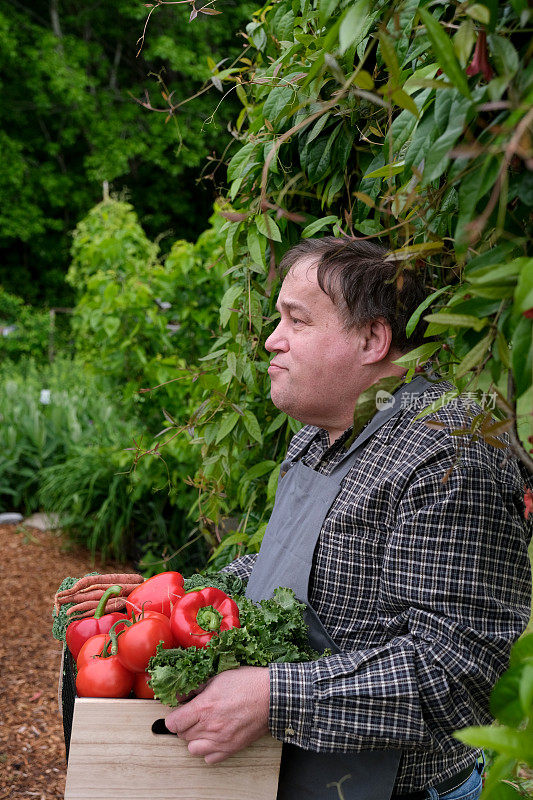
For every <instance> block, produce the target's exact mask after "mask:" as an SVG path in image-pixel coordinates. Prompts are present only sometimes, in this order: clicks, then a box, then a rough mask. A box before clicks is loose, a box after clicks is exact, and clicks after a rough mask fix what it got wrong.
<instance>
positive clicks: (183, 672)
mask: <svg viewBox="0 0 533 800" xmlns="http://www.w3.org/2000/svg"><path fill="white" fill-rule="evenodd" d="M234 599H235V602H236V603H237V605H238V606H239V618H240V622H241V627H240V628H231V629H230V630H228V631H222V632H221V633H220V634H218V635H217V636H213V638H212V639H211V640H210V642H209V644H208V645H207V647H205V648H196V647H187V648H183V647H178V648H175V649H173V650H162V649H161V647H158V649H157V653H156V655H155V656H153V657H152V658H151V659H150V663H149V665H148V672H149V673H150V676H151V678H150V686H151V687H152V689H153V690H154V694H155V696H156V697H157V698H158V699H159V700H161V702H162V703H165V704H166V705H168V706H176V705H178V704H179V702H183V701H184V699H185V698H186V697H187V695H189V694H190V693H191V692H193V691H196V690H197V689H198V688H199V687H201V686H202V684H204V683H206V681H207V680H208V679H209V678H211V677H213V675H217V674H218V673H220V672H224V670H227V669H235V668H236V667H239V666H244V665H248V666H257V667H266V666H268V665H269V664H271V663H273V662H294V661H311V660H314V659H316V658H318V657H319V656H320V654H319V653H317V652H316V651H315V650H313V649H312V648H311V647H310V646H309V640H308V631H307V626H306V624H305V621H304V616H303V612H304V610H305V605H304V603H300V602H299V600H297V599H296V596H295V594H294V592H293V591H292V590H291V589H285V588H278V589H276V591H275V592H274V596H273V597H272V598H270V599H269V600H261V602H260V603H257V604H254V603H252V601H251V600H249V599H248V598H246V597H235V598H234Z"/></svg>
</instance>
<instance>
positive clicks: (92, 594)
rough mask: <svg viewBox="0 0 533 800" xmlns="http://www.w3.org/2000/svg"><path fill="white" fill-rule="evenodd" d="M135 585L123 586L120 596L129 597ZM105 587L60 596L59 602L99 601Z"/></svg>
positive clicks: (62, 603)
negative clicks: (68, 595)
mask: <svg viewBox="0 0 533 800" xmlns="http://www.w3.org/2000/svg"><path fill="white" fill-rule="evenodd" d="M134 588H135V587H134V586H124V587H122V589H121V591H120V594H119V595H118V596H119V597H127V596H128V595H129V594H130V593H131V592H132V591H133V589H134ZM104 592H105V589H104V588H103V587H99V588H98V589H93V590H91V591H88V590H85V589H84V590H83V591H81V592H76V594H73V595H71V596H70V597H60V598H59V600H58V604H59V605H60V606H62V605H65V604H66V603H83V602H84V601H86V600H96V601H97V602H98V601H99V600H100V599H101V597H102V595H103V594H104Z"/></svg>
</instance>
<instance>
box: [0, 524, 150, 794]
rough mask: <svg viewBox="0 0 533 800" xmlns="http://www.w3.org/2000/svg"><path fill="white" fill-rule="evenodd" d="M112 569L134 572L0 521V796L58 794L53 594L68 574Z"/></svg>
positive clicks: (56, 537)
mask: <svg viewBox="0 0 533 800" xmlns="http://www.w3.org/2000/svg"><path fill="white" fill-rule="evenodd" d="M119 567H120V569H119ZM117 570H118V571H120V572H124V571H131V572H134V571H135V570H134V568H133V567H132V566H131V565H124V564H121V565H117V564H114V563H107V564H105V565H103V564H101V563H100V562H98V561H97V562H96V564H95V563H93V561H92V559H91V556H90V553H88V552H87V551H86V550H82V549H79V548H70V549H65V541H64V539H62V537H61V536H60V534H59V533H58V532H57V531H45V532H41V531H39V530H37V529H35V528H23V527H21V526H16V525H0V573H1V575H2V581H1V584H2V627H1V630H2V633H1V635H0V669H1V675H2V684H1V685H2V689H1V691H0V800H7V799H8V798H9V800H19V799H21V798H25V800H27V798H31V797H34V798H38V800H62V798H63V795H64V791H65V776H66V762H65V746H64V740H63V727H62V723H61V717H60V714H59V708H58V702H57V685H58V677H59V665H60V660H61V645H60V644H59V642H57V641H56V640H55V639H53V638H52V634H51V629H52V604H53V599H54V594H55V592H56V591H57V588H58V586H59V584H60V583H61V581H62V580H63V578H65V577H66V576H67V575H72V576H73V577H81V576H82V575H86V574H87V573H88V572H92V571H98V572H115V571H117Z"/></svg>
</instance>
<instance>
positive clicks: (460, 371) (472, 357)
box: [455, 331, 493, 378]
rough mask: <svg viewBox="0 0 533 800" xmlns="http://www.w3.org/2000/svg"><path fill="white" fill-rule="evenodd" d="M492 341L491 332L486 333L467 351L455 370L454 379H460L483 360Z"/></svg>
mask: <svg viewBox="0 0 533 800" xmlns="http://www.w3.org/2000/svg"><path fill="white" fill-rule="evenodd" d="M492 339H493V335H492V331H491V332H490V333H488V334H487V335H486V336H485V337H484V338H483V339H481V341H479V342H478V343H477V344H476V345H474V347H473V348H472V349H471V350H469V351H468V353H467V354H466V356H465V357H464V358H463V360H462V361H461V363H460V364H459V366H458V367H456V370H455V377H456V378H462V377H463V375H466V374H467V372H470V370H471V369H473V368H474V367H476V366H477V365H478V364H479V363H480V362H481V360H482V359H483V357H484V355H485V353H486V352H487V350H488V349H489V347H490V345H491V342H492Z"/></svg>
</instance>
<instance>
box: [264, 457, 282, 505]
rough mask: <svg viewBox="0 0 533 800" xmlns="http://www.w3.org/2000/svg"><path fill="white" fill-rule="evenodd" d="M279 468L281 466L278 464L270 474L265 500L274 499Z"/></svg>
mask: <svg viewBox="0 0 533 800" xmlns="http://www.w3.org/2000/svg"><path fill="white" fill-rule="evenodd" d="M280 468H281V464H278V465H277V467H276V468H275V469H274V470H272V472H271V474H270V478H269V479H268V486H267V500H268V501H271V500H273V499H274V496H275V494H276V489H277V487H278V480H279V471H280Z"/></svg>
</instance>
